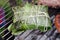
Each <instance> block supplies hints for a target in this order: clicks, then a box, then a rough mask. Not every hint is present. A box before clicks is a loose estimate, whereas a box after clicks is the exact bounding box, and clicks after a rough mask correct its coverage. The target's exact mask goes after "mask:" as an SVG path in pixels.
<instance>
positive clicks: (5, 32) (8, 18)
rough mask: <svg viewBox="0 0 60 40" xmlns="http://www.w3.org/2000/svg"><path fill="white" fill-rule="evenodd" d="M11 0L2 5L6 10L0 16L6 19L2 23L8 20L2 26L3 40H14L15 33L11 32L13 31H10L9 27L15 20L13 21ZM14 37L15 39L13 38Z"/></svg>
mask: <svg viewBox="0 0 60 40" xmlns="http://www.w3.org/2000/svg"><path fill="white" fill-rule="evenodd" d="M8 2H9V1H6V2H5V4H4V5H3V6H2V7H3V8H4V10H5V15H4V16H3V17H2V18H0V20H2V19H4V18H5V20H4V21H2V22H1V23H0V24H2V23H4V22H6V23H5V24H4V25H2V26H1V27H0V30H2V29H3V30H2V31H1V32H0V35H1V37H2V39H3V40H10V39H11V40H13V39H14V35H12V34H11V32H9V31H8V29H7V27H8V26H9V25H10V24H11V23H12V22H13V21H12V17H13V12H12V9H11V7H10V6H9V3H8ZM0 15H3V14H0ZM12 38H13V39H12Z"/></svg>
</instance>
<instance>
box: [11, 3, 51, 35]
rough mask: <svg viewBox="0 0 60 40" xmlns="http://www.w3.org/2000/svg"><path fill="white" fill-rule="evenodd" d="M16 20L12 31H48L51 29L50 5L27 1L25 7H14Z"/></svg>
mask: <svg viewBox="0 0 60 40" xmlns="http://www.w3.org/2000/svg"><path fill="white" fill-rule="evenodd" d="M13 11H14V20H13V26H12V28H11V29H12V30H11V31H12V33H13V34H14V33H16V32H20V31H25V30H31V29H39V30H41V31H42V32H46V31H47V30H50V29H51V21H50V18H49V15H48V7H47V6H45V5H33V6H32V5H31V4H29V3H26V5H25V6H24V7H20V6H17V7H14V8H13Z"/></svg>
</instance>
